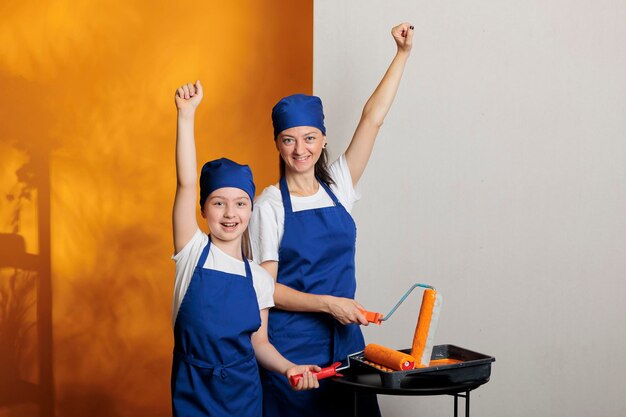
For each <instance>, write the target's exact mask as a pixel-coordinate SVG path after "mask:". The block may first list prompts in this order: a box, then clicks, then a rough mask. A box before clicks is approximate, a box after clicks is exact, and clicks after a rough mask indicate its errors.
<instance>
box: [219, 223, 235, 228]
mask: <svg viewBox="0 0 626 417" xmlns="http://www.w3.org/2000/svg"><path fill="white" fill-rule="evenodd" d="M222 224H223V225H224V226H226V227H235V226H237V223H222Z"/></svg>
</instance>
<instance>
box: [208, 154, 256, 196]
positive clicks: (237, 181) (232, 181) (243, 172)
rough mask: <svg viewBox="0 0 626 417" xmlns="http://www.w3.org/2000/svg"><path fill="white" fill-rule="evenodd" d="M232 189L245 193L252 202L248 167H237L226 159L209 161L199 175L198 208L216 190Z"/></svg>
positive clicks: (250, 177)
mask: <svg viewBox="0 0 626 417" xmlns="http://www.w3.org/2000/svg"><path fill="white" fill-rule="evenodd" d="M224 187H233V188H239V189H241V190H243V191H245V192H246V193H247V194H248V196H249V197H250V201H254V193H255V190H256V187H255V186H254V179H253V178H252V171H251V170H250V167H249V166H248V165H239V164H238V163H237V162H234V161H231V160H230V159H227V158H220V159H216V160H214V161H209V162H207V163H206V164H204V166H203V167H202V173H201V174H200V207H203V206H204V202H205V201H206V199H207V197H208V196H209V195H210V194H211V193H212V192H213V191H215V190H217V189H218V188H224Z"/></svg>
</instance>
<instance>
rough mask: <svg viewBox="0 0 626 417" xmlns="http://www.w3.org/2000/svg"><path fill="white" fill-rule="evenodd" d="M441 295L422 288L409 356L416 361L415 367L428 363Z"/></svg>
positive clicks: (427, 364)
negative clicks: (420, 302) (422, 293)
mask: <svg viewBox="0 0 626 417" xmlns="http://www.w3.org/2000/svg"><path fill="white" fill-rule="evenodd" d="M441 303H442V297H441V294H439V293H437V291H435V290H434V289H426V290H424V295H423V296H422V306H421V308H420V314H419V317H418V319H417V325H416V326H415V334H414V335H413V346H412V349H411V356H413V357H414V358H415V359H416V360H417V362H416V364H415V365H416V367H418V368H423V367H427V366H429V364H430V357H431V355H432V352H433V345H434V343H435V331H436V330H437V323H438V321H439V313H440V312H441Z"/></svg>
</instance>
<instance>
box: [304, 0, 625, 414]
mask: <svg viewBox="0 0 626 417" xmlns="http://www.w3.org/2000/svg"><path fill="white" fill-rule="evenodd" d="M405 20H408V21H411V22H412V23H413V24H414V25H415V27H416V32H415V33H416V36H415V46H414V48H413V53H412V56H411V59H410V62H409V64H408V67H407V70H406V72H405V76H404V79H403V81H402V85H401V88H400V92H399V94H398V97H397V99H396V101H395V104H394V106H393V108H392V110H391V112H390V114H389V116H388V117H387V120H386V123H385V125H384V126H383V129H382V131H381V134H380V136H379V139H378V142H377V145H376V148H375V150H374V155H373V157H372V159H371V161H370V164H369V166H368V170H367V172H366V174H365V176H364V177H363V179H362V181H361V184H360V190H361V192H362V194H363V198H362V200H361V201H360V202H359V204H357V206H356V208H355V211H354V217H355V219H356V221H357V225H358V254H357V264H358V280H359V290H358V294H357V295H358V300H359V301H361V302H362V303H364V304H365V305H366V307H368V308H369V309H372V310H376V311H381V312H383V313H386V312H387V311H388V310H389V309H390V307H391V306H392V305H393V304H394V303H395V301H396V299H397V298H398V297H399V296H400V295H402V293H403V292H404V291H405V289H406V288H408V287H409V286H410V284H411V283H413V282H426V283H430V284H433V285H435V286H436V287H437V288H438V289H439V290H440V291H441V292H442V293H443V295H444V297H445V299H444V306H443V310H442V316H441V319H440V326H439V330H438V335H437V338H436V341H437V344H443V343H452V344H457V345H459V346H462V347H465V348H469V349H473V350H477V351H479V352H483V353H486V354H490V355H493V356H495V357H496V362H495V363H494V364H493V368H492V378H491V381H490V382H489V383H488V384H486V385H484V386H483V387H481V388H479V389H478V390H477V391H474V393H473V394H472V405H471V408H472V415H474V416H488V417H495V416H498V417H499V416H581V417H582V416H585V417H586V416H623V415H626V324H625V322H626V320H625V319H626V302H625V298H626V2H624V1H623V0H613V1H611V0H597V1H594V2H591V1H554V0H553V1H550V0H527V1H513V0H493V1H478V0H453V1H432V2H426V1H406V0H405V1H398V0H386V1H373V0H367V1H364V0H349V1H347V0H342V1H336V0H323V1H322V0H317V1H316V2H315V26H314V27H315V52H314V53H315V55H314V56H315V59H314V62H315V69H314V90H315V93H316V94H318V95H320V96H321V97H322V99H323V101H324V104H325V110H326V118H327V119H326V121H327V129H328V139H329V143H330V147H331V152H332V153H333V154H334V155H337V154H338V153H339V152H341V151H343V150H344V149H345V146H346V145H347V141H348V140H349V138H350V137H351V135H352V132H353V130H354V127H355V126H356V123H357V121H358V118H359V115H360V111H361V108H362V106H363V104H364V103H365V101H366V99H367V97H368V96H369V95H370V94H371V92H372V91H373V89H374V87H375V86H376V84H377V83H378V81H379V79H380V77H381V76H382V74H383V73H384V71H385V69H386V67H387V65H388V63H389V62H390V60H391V58H392V56H393V53H394V52H395V46H394V43H393V40H392V38H391V36H390V35H389V29H390V28H391V27H392V26H393V25H394V24H396V23H399V22H401V21H405ZM419 302H420V296H414V297H413V298H412V299H411V300H410V303H409V302H406V303H405V304H404V305H403V306H402V307H401V308H400V309H399V310H398V311H397V312H396V314H395V315H394V316H393V317H392V319H391V320H390V321H389V322H388V323H386V324H384V325H382V326H381V327H372V326H370V327H369V328H367V329H366V332H365V335H366V339H367V341H368V342H377V343H382V344H385V345H387V346H390V347H395V348H405V347H410V344H411V340H412V336H413V331H414V328H415V322H416V319H417V313H418V307H417V306H418V305H419ZM380 402H381V405H382V409H383V412H384V414H385V415H386V416H397V417H401V416H413V415H421V416H433V417H436V416H450V415H452V398H451V397H430V398H428V397H420V398H410V397H380Z"/></svg>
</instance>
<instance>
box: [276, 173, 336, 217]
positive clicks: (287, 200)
mask: <svg viewBox="0 0 626 417" xmlns="http://www.w3.org/2000/svg"><path fill="white" fill-rule="evenodd" d="M315 179H316V180H317V182H318V183H319V184H320V185H321V186H322V187H323V188H324V190H325V191H326V193H327V194H328V196H329V197H330V198H331V200H333V203H334V204H335V206H340V205H341V203H340V202H339V200H338V199H337V196H335V194H334V193H333V192H332V191H330V187H329V186H328V185H326V183H325V182H324V181H320V179H319V178H318V177H315ZM280 195H281V196H282V197H283V206H284V207H285V213H292V212H293V208H292V206H291V196H290V194H289V187H288V186H287V180H286V179H285V177H280Z"/></svg>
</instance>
